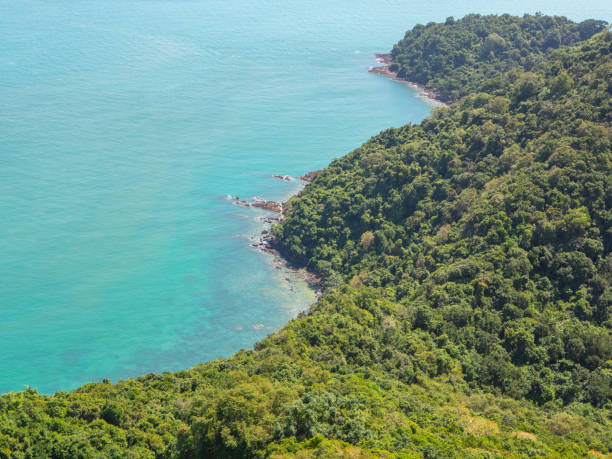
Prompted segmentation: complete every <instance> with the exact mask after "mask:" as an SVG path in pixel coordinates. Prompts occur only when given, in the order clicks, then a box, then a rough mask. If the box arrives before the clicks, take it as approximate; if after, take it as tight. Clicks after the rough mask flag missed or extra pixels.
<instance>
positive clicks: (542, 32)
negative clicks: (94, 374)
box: [0, 16, 612, 458]
mask: <svg viewBox="0 0 612 459" xmlns="http://www.w3.org/2000/svg"><path fill="white" fill-rule="evenodd" d="M552 32H554V33H552ZM493 33H496V34H497V35H498V36H499V37H501V38H502V39H503V41H504V48H503V52H500V53H497V52H496V51H493V53H492V54H491V53H489V54H488V57H486V58H483V57H482V56H483V53H484V50H486V49H487V48H488V47H489V45H488V44H487V43H486V42H487V40H488V39H489V38H491V37H490V36H491V34H493ZM424 34H429V35H424ZM551 34H552V35H553V36H555V37H557V36H558V37H560V38H559V39H558V40H557V41H554V43H552V42H551V39H550V36H551ZM593 34H595V35H593ZM433 36H435V37H437V39H438V42H437V44H436V47H435V52H434V54H436V55H439V56H442V55H444V56H446V55H447V54H448V53H455V54H457V55H458V54H463V55H465V56H466V60H465V62H460V61H461V59H459V60H456V59H455V58H454V57H453V58H452V60H450V61H444V62H443V63H442V64H440V66H436V67H435V68H434V67H431V68H429V67H427V66H430V65H431V62H430V60H431V59H430V58H431V57H432V55H431V53H429V54H425V53H423V52H422V45H423V43H426V42H429V41H428V40H429V39H430V38H431V37H433ZM428 37H429V38H428ZM459 37H479V38H478V39H469V40H460V39H459ZM491 39H492V40H494V41H495V40H497V38H496V37H493V38H491ZM478 40H480V41H478ZM489 41H490V40H489ZM547 43H549V44H550V43H552V45H549V44H547ZM565 45H572V46H565ZM419 49H421V51H419ZM393 56H394V60H395V62H396V65H398V66H402V69H406V70H405V72H404V73H403V76H405V77H407V78H412V77H411V73H410V72H411V71H413V70H410V69H415V68H419V69H428V70H427V73H426V75H425V73H424V75H425V78H426V81H425V83H426V84H428V85H429V86H430V87H431V88H433V89H435V90H436V91H438V92H439V93H440V94H445V95H446V96H445V97H446V99H447V100H452V101H454V103H453V104H452V105H451V106H450V107H447V108H439V109H436V110H435V111H434V113H433V114H432V116H430V117H429V118H427V119H425V120H424V121H423V122H422V123H420V124H418V125H406V126H404V127H401V128H399V129H389V130H387V131H384V132H382V133H380V134H379V135H377V136H375V137H373V138H372V139H370V140H369V141H368V142H367V143H365V144H364V145H363V146H362V147H360V148H358V149H356V150H355V151H353V152H352V153H350V154H349V155H347V156H345V157H343V158H340V159H338V160H335V161H334V162H333V163H332V164H331V165H330V166H329V167H328V168H326V169H324V170H323V171H322V172H320V173H319V174H317V176H316V178H315V180H314V181H313V183H311V184H309V185H308V186H306V188H305V189H304V190H303V191H302V192H301V193H300V194H299V195H298V196H296V197H294V198H292V199H290V200H289V201H288V203H287V215H286V218H285V220H284V221H283V222H282V223H281V224H280V225H278V226H277V227H275V229H274V236H275V240H276V245H277V247H278V249H279V250H280V251H281V252H282V253H283V255H285V256H286V257H287V258H289V259H291V260H293V261H294V262H295V263H297V264H300V265H303V266H307V267H308V268H310V269H311V270H312V271H314V272H316V273H318V274H319V275H321V277H322V278H323V280H324V287H325V292H326V293H325V295H324V296H323V297H322V298H321V299H320V300H319V301H318V302H317V304H315V305H313V307H312V309H311V310H310V311H309V312H308V313H305V314H302V315H300V317H298V318H296V319H295V320H293V321H291V322H290V323H289V324H287V325H286V326H285V327H284V328H282V329H281V330H280V331H278V332H277V333H274V334H272V335H270V336H269V337H267V338H266V339H264V340H263V341H261V342H260V343H257V344H256V345H255V347H254V349H253V350H246V351H241V352H238V353H237V354H236V355H235V356H233V357H231V358H229V359H220V360H217V361H213V362H208V363H205V364H201V365H198V366H196V367H194V368H191V369H189V370H185V371H181V372H177V373H164V374H150V375H146V376H142V377H140V378H136V379H130V380H126V381H120V382H118V383H116V384H111V383H110V382H109V381H104V382H101V383H92V384H88V385H85V386H83V387H81V388H79V389H77V390H75V391H73V392H70V393H66V392H59V393H56V394H55V395H52V396H45V395H39V394H38V393H37V392H36V391H35V390H33V389H30V390H27V391H25V392H19V393H11V394H6V395H3V396H1V397H0V457H7V458H12V457H15V458H21V457H24V458H25V457H55V458H74V457H83V458H91V457H177V458H187V457H229V458H232V457H235V458H238V457H254V458H256V457H273V458H283V457H302V458H310V457H313V458H314V457H317V458H333V457H347V458H349V457H350V458H357V457H363V458H366V457H405V458H411V457H414V458H421V457H423V458H447V457H457V458H463V457H479V458H488V457H491V458H492V457H498V456H505V457H606V456H607V455H610V454H611V453H612V338H611V336H612V335H611V327H612V317H611V303H612V285H611V284H612V254H611V249H612V187H611V186H610V185H611V182H612V33H610V32H609V31H608V30H607V29H606V28H604V26H603V23H601V22H597V21H586V22H583V23H581V24H575V23H572V22H570V21H568V20H566V19H563V18H549V17H546V16H525V17H523V18H516V17H510V16H486V17H481V16H468V17H466V18H465V19H462V20H458V21H455V20H452V19H450V18H449V19H448V20H447V21H446V23H445V24H429V25H427V26H416V27H415V28H414V29H413V30H412V31H410V32H408V33H407V34H406V38H404V40H402V41H401V42H400V43H398V45H396V47H395V48H394V51H393ZM517 56H520V58H519V57H517ZM434 57H435V56H434ZM489 63H490V64H491V65H488V64H489ZM493 63H495V65H493ZM458 64H460V65H458ZM420 71H421V70H419V72H420ZM423 72H425V70H423ZM460 75H469V85H463V84H462V85H461V89H457V86H455V85H456V84H457V81H460V80H458V78H460ZM415 79H416V78H415ZM464 93H465V94H464Z"/></svg>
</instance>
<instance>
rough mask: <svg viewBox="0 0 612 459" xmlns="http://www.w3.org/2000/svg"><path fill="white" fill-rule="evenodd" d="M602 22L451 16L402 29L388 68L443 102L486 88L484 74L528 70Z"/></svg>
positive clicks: (492, 75)
mask: <svg viewBox="0 0 612 459" xmlns="http://www.w3.org/2000/svg"><path fill="white" fill-rule="evenodd" d="M605 25H606V23H605V22H604V21H596V20H592V19H591V20H587V21H583V22H581V23H579V24H577V23H575V22H572V21H569V20H568V19H567V18H564V17H558V16H555V17H551V16H542V15H539V14H538V15H535V16H530V15H525V16H523V17H522V18H519V17H516V16H510V15H507V14H505V15H502V16H481V15H478V14H471V15H468V16H466V17H464V18H462V19H459V20H454V19H453V18H452V17H450V18H448V19H447V20H446V22H445V23H444V24H438V23H434V22H431V23H429V24H427V25H425V26H423V25H417V26H416V27H414V28H413V29H412V30H409V31H408V32H406V36H405V37H404V39H403V40H401V41H400V42H398V43H397V44H396V45H395V46H394V47H393V50H392V57H393V61H394V63H393V65H392V66H391V70H392V71H395V72H398V77H399V78H405V79H407V80H410V81H412V82H415V83H419V84H422V85H425V86H427V87H428V88H429V89H430V90H433V91H435V92H436V93H437V94H438V95H439V97H440V99H442V100H443V101H445V102H449V101H455V100H457V99H459V98H460V97H463V96H465V95H467V94H470V93H474V92H477V91H480V90H482V89H485V90H486V89H488V86H489V84H491V83H490V82H487V79H489V78H493V79H495V78H497V77H499V76H500V75H502V74H503V73H504V72H507V71H509V70H517V69H519V68H520V69H522V70H523V71H531V70H532V69H533V68H534V67H536V66H538V65H539V64H541V62H542V60H543V59H544V58H545V57H546V56H547V55H548V54H550V53H551V52H553V51H555V50H556V49H558V48H559V47H562V46H572V45H575V44H576V43H578V42H580V41H581V40H585V39H587V38H589V37H591V36H592V35H594V34H595V33H597V32H600V31H601V30H603V28H604V27H605ZM492 83H493V84H495V83H494V82H492Z"/></svg>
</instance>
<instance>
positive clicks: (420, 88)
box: [368, 54, 449, 107]
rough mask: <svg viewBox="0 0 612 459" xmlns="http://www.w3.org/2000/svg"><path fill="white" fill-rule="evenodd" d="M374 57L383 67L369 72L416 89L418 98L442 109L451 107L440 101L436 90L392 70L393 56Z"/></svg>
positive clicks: (381, 55) (378, 55)
mask: <svg viewBox="0 0 612 459" xmlns="http://www.w3.org/2000/svg"><path fill="white" fill-rule="evenodd" d="M374 57H375V58H376V60H377V61H378V63H379V64H382V65H379V66H376V67H370V68H369V69H368V72H370V73H376V74H378V75H382V76H385V77H387V78H390V79H392V80H394V81H398V82H400V83H404V84H407V85H408V86H410V87H411V88H414V89H416V90H417V92H418V95H417V97H421V98H423V99H426V100H427V101H428V102H429V103H431V104H432V105H437V106H441V107H448V106H449V104H448V103H447V102H444V101H443V100H441V99H440V96H439V94H437V93H436V92H435V91H434V90H432V89H430V88H428V87H426V86H424V85H422V84H419V83H415V82H414V81H409V80H405V79H403V78H400V77H398V76H397V72H394V71H392V70H391V69H390V67H391V65H392V64H393V58H392V57H391V54H374Z"/></svg>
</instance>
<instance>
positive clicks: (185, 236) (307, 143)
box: [0, 0, 612, 392]
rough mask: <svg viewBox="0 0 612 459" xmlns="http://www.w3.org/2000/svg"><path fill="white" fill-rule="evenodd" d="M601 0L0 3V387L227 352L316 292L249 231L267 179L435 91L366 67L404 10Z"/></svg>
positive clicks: (434, 14) (576, 12)
mask: <svg viewBox="0 0 612 459" xmlns="http://www.w3.org/2000/svg"><path fill="white" fill-rule="evenodd" d="M538 10H539V11H542V12H544V13H549V14H563V15H567V16H569V17H570V18H572V19H585V18H588V17H597V18H603V19H606V18H607V19H610V18H612V6H611V5H610V4H609V2H607V1H596V2H586V4H585V2H575V1H568V0H561V1H526V0H515V1H500V2H491V1H461V2H455V1H450V0H444V1H439V2H427V3H419V2H415V1H395V0H391V1H347V0H337V1H308V2H306V1H303V2H296V1H292V0H289V1H284V2H273V1H269V0H258V1H236V0H224V1H189V0H175V1H167V0H136V1H114V0H96V1H79V0H69V1H68V0H57V1H45V2H42V1H29V0H25V1H14V0H0V40H1V43H2V44H1V45H0V392H6V391H10V390H21V389H23V388H24V387H25V386H26V385H29V386H32V387H37V388H38V389H39V390H40V391H42V392H53V391H55V390H60V389H64V390H69V389H72V388H75V387H77V386H78V385H80V384H82V383H84V382H86V381H90V380H100V379H101V378H104V377H109V378H111V379H112V380H116V379H118V378H125V377H130V376H137V375H140V374H143V373H146V372H150V371H165V370H177V369H181V368H186V367H189V366H191V365H193V364H196V363H198V362H201V361H205V360H209V359H214V358H217V357H219V356H228V355H230V354H231V353H233V352H235V351H236V350H238V349H240V348H246V347H250V346H252V344H253V343H254V342H255V341H256V340H258V339H260V338H262V337H263V336H265V335H266V334H268V333H270V332H271V331H272V330H275V329H277V328H278V327H280V326H281V325H282V324H283V323H285V322H286V321H287V320H289V319H290V318H292V317H294V316H295V315H296V314H297V313H298V312H299V311H300V310H304V309H306V308H307V307H308V305H309V304H310V303H311V302H312V301H313V299H314V295H313V293H312V292H310V291H309V290H308V289H307V288H306V286H305V285H304V284H303V282H302V283H300V282H299V281H298V280H295V279H294V280H291V281H287V279H286V277H289V278H291V274H289V273H287V272H285V271H283V270H278V269H276V268H275V266H274V265H273V263H272V259H271V257H269V256H265V255H262V254H261V253H259V252H257V251H255V250H253V249H252V248H251V247H250V246H249V243H250V240H249V237H250V236H253V235H255V234H257V233H258V232H259V231H260V230H261V223H260V221H259V220H258V217H261V216H262V215H265V214H264V213H263V212H260V211H257V210H255V209H244V208H240V207H236V206H232V205H231V204H230V203H229V202H228V201H227V200H226V199H225V198H224V196H225V195H228V194H232V195H239V196H240V197H244V198H248V197H251V196H254V195H258V196H262V197H265V198H268V199H284V198H285V197H287V196H288V195H290V194H291V193H294V192H295V191H296V190H297V189H298V186H299V185H298V184H297V183H296V182H290V183H285V182H281V181H277V180H274V179H272V178H271V174H275V173H280V174H290V175H299V174H301V173H304V172H307V171H309V170H313V169H318V168H321V167H323V166H325V165H326V164H327V163H328V162H329V161H330V160H331V159H332V158H334V157H337V156H341V155H343V154H344V153H346V152H348V151H349V150H351V149H352V148H354V147H357V146H358V145H359V144H361V143H362V142H363V141H365V140H367V139H368V138H369V137H370V136H371V135H374V134H376V133H377V132H378V131H380V130H381V129H383V128H386V127H389V126H400V125H402V124H404V123H406V122H408V121H415V122H418V121H419V120H421V119H422V118H423V117H424V116H426V115H427V114H428V113H429V111H430V109H431V105H430V104H429V103H428V102H427V101H425V100H423V99H422V98H419V97H417V96H416V93H415V91H414V90H412V89H411V88H409V87H408V86H406V85H403V84H401V83H397V82H393V81H390V80H387V79H385V78H383V77H381V76H378V75H373V74H369V73H367V68H368V67H369V66H371V65H374V64H375V62H374V59H373V57H372V55H373V54H374V53H375V52H384V51H386V50H388V49H390V47H391V46H392V44H393V43H395V42H396V41H397V40H398V39H400V38H401V37H402V36H403V33H404V31H405V30H406V29H407V28H409V27H411V26H413V25H414V24H416V23H419V22H421V23H424V22H428V21H433V20H435V21H439V20H443V19H444V18H446V17H447V16H450V15H453V16H455V17H459V16H462V15H463V14H466V13H468V12H480V13H491V12H496V13H501V12H509V13H515V14H518V13H520V14H522V13H524V12H531V13H533V12H535V11H538Z"/></svg>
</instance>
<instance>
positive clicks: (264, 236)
mask: <svg viewBox="0 0 612 459" xmlns="http://www.w3.org/2000/svg"><path fill="white" fill-rule="evenodd" d="M318 172H319V171H312V172H308V173H306V174H304V175H302V176H300V177H291V176H289V175H277V174H274V175H272V178H274V179H277V180H282V181H285V182H292V181H299V182H301V183H302V184H303V185H306V184H308V183H310V182H312V181H313V180H314V178H315V176H316V175H317V173H318ZM302 188H303V186H302V187H300V188H299V189H298V190H297V191H294V192H292V193H291V194H289V195H288V196H287V197H286V199H285V201H268V200H265V199H262V198H259V197H257V196H255V197H253V200H252V202H247V201H243V200H240V199H239V198H237V197H236V198H237V199H235V200H234V201H233V203H232V204H234V205H239V206H242V207H256V208H259V209H261V210H263V211H266V213H267V214H266V215H261V216H258V217H256V220H257V221H259V222H260V223H261V225H262V228H261V231H260V232H259V233H258V234H255V235H251V236H250V237H249V239H250V241H251V243H250V244H249V245H250V246H251V247H252V248H254V249H255V250H257V251H258V252H260V253H262V254H264V255H269V256H271V260H270V262H271V263H272V265H273V266H274V268H275V269H277V270H284V271H286V272H285V273H283V275H282V276H281V277H282V278H283V279H284V280H285V281H287V282H289V284H290V285H291V284H295V282H296V281H304V282H305V283H306V284H307V286H308V288H310V289H311V290H312V291H313V292H314V294H315V302H316V301H317V300H318V299H319V298H320V297H321V296H322V294H323V291H322V281H323V280H322V279H321V278H320V277H319V276H317V275H316V274H315V273H313V272H312V271H309V270H308V269H307V268H306V267H303V266H297V265H295V264H294V263H292V262H291V261H290V260H288V259H287V258H285V257H284V256H283V255H282V253H281V252H280V251H279V250H278V249H277V247H276V245H275V241H274V237H273V236H272V228H273V226H275V225H277V224H279V223H281V222H282V221H283V219H284V218H285V208H286V207H285V203H286V202H287V200H289V199H290V198H291V197H293V196H295V195H297V194H298V193H299V192H300V190H301V189H302ZM292 277H293V279H292ZM290 288H291V290H292V291H293V290H294V285H291V287H290ZM315 302H313V304H314V303H315ZM311 306H312V305H311ZM309 309H310V308H309ZM309 309H308V310H309ZM308 310H306V311H303V312H306V313H307V312H308Z"/></svg>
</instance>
